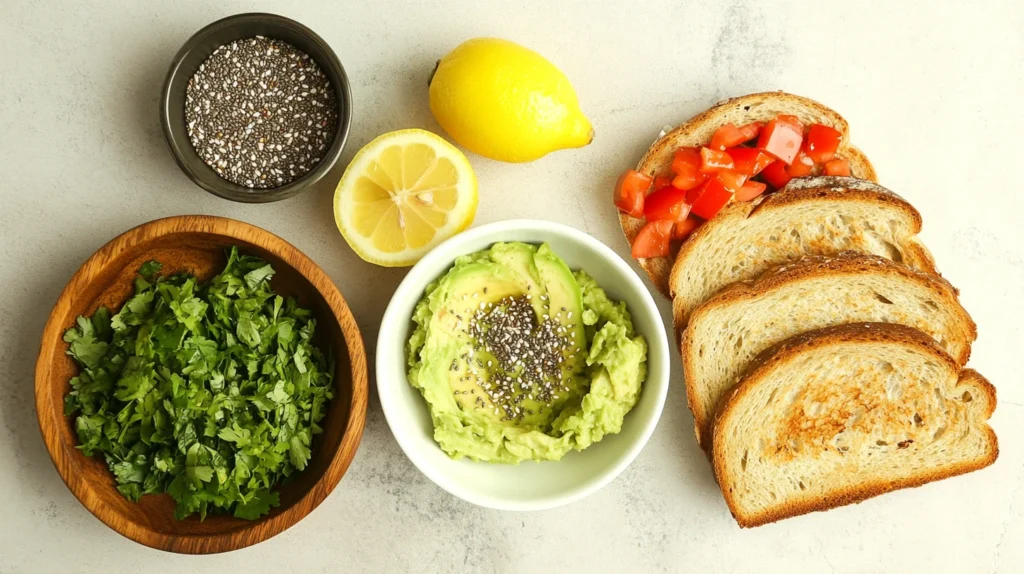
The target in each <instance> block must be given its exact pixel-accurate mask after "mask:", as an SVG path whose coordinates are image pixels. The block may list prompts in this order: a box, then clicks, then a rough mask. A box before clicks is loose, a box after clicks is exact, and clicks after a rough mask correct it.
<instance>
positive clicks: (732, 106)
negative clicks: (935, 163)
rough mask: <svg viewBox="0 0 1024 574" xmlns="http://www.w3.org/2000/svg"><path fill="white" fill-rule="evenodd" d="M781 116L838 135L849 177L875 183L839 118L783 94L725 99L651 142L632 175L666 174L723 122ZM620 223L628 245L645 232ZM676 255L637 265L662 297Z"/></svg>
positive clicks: (629, 221)
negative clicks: (681, 152) (679, 154)
mask: <svg viewBox="0 0 1024 574" xmlns="http://www.w3.org/2000/svg"><path fill="white" fill-rule="evenodd" d="M779 114H789V115H794V116H797V117H798V118H800V120H801V121H802V122H803V123H804V124H805V125H808V124H814V123H817V124H825V125H827V126H831V127H833V128H835V129H837V130H839V131H840V132H842V134H843V139H842V142H841V143H840V145H839V151H838V156H839V157H842V158H844V159H847V160H849V162H850V173H851V174H852V175H853V176H854V177H859V178H861V179H867V180H871V181H875V180H876V179H877V176H876V175H875V168H874V167H872V165H871V162H869V161H868V158H867V157H865V156H864V154H863V153H862V152H861V151H860V150H859V149H857V148H856V147H854V146H853V145H852V144H851V143H850V126H849V124H847V123H846V120H844V119H843V117H842V116H840V115H839V114H838V113H837V112H836V111H834V110H832V109H829V108H828V107H826V106H824V105H822V104H819V103H818V102H816V101H814V100H812V99H809V98H804V97H801V96H795V95H793V94H787V93H785V92H765V93H761V94H750V95H747V96H741V97H738V98H733V99H731V100H727V101H725V102H722V103H720V104H718V105H716V106H714V107H712V108H711V109H709V110H707V111H705V112H703V113H701V114H700V115H698V116H696V117H694V118H692V119H690V120H689V121H687V122H684V123H683V124H681V125H679V127H677V128H675V129H674V130H672V131H670V132H668V133H667V134H665V135H664V136H662V137H661V138H659V139H658V141H656V142H654V145H652V146H651V148H650V149H649V150H648V151H647V153H646V154H645V155H644V157H643V158H642V159H641V160H640V163H639V164H638V165H637V168H636V170H637V171H639V172H641V173H645V174H648V175H651V176H655V175H669V174H670V173H671V171H672V157H673V155H674V154H675V152H676V150H677V149H679V148H681V147H695V146H703V145H707V144H708V143H709V142H711V136H712V135H713V134H714V133H715V130H717V129H718V128H719V127H721V126H723V125H725V124H727V123H730V122H732V123H734V124H736V125H742V124H748V123H750V122H759V121H760V122H763V121H769V120H772V119H775V117H776V116H778V115H779ZM619 223H620V224H621V225H622V231H623V233H625V234H626V239H628V240H629V244H630V245H632V244H633V240H634V239H636V235H637V233H640V229H641V228H643V226H644V221H643V220H640V219H637V218H635V217H631V216H629V215H626V214H624V213H620V214H619ZM674 256H675V254H674V253H673V254H672V256H671V257H656V258H650V259H640V260H639V263H640V266H641V267H643V269H644V270H645V271H647V274H648V275H650V277H651V281H652V282H654V284H655V286H657V288H658V290H659V291H661V293H662V294H663V295H665V296H666V297H668V296H669V290H668V278H669V273H670V272H671V271H672V261H673V259H674V258H675V257H674Z"/></svg>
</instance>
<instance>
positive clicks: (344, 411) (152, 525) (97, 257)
mask: <svg viewBox="0 0 1024 574" xmlns="http://www.w3.org/2000/svg"><path fill="white" fill-rule="evenodd" d="M232 245H236V246H238V247H239V249H240V250H242V251H244V252H245V253H248V254H251V255H256V256H258V257H261V258H263V259H265V260H266V261H267V262H268V263H270V264H272V265H273V266H274V269H275V270H276V271H277V274H276V275H274V278H273V279H272V286H273V288H274V290H275V291H277V292H278V293H280V294H282V295H292V296H295V297H297V298H298V299H299V302H300V303H301V304H302V305H303V306H305V307H307V308H310V309H312V310H313V312H314V313H315V315H316V318H317V341H316V343H317V344H318V345H319V346H320V347H321V348H322V349H324V350H325V351H326V350H327V349H328V348H329V349H330V350H331V352H332V353H333V356H334V358H335V362H336V381H335V382H336V389H335V396H334V399H333V400H331V401H330V403H329V405H330V406H329V408H328V411H327V414H326V416H325V418H324V420H323V422H321V426H322V427H323V430H324V432H323V433H322V434H320V435H317V436H316V437H315V439H314V442H313V449H312V450H313V452H312V459H311V460H310V463H309V466H307V467H306V469H305V470H303V471H302V472H300V473H298V474H297V475H295V476H294V477H293V480H291V481H289V482H287V483H285V484H283V485H281V487H280V495H281V505H280V506H279V507H277V508H275V509H273V510H272V511H271V513H270V514H268V515H267V516H264V517H262V518H260V519H259V520H254V521H249V520H242V519H238V518H234V517H233V516H230V515H223V514H216V515H210V516H207V518H206V520H205V521H202V522H201V521H200V520H199V519H198V518H197V517H195V516H193V517H189V518H187V519H185V520H176V519H175V518H174V501H173V500H172V499H171V497H170V496H168V495H166V494H163V495H149V496H144V497H142V499H140V500H139V502H137V503H136V502H131V501H129V500H127V499H125V498H124V497H122V496H121V494H120V493H119V492H118V491H117V490H116V488H115V486H116V484H115V481H114V476H113V474H112V473H111V472H110V470H109V469H108V468H107V465H106V462H104V460H103V458H102V456H100V455H96V456H93V457H86V456H84V455H83V454H82V453H81V452H80V451H79V450H78V449H77V448H75V445H77V444H78V438H77V436H76V434H75V432H74V428H73V417H67V416H64V396H65V395H66V394H67V393H68V391H69V390H70V383H69V381H70V379H71V377H72V376H74V375H75V374H76V373H77V371H78V368H77V366H76V365H75V363H74V361H72V360H71V357H69V356H68V355H66V354H65V351H66V350H67V347H68V346H67V344H66V343H65V342H64V341H63V335H64V331H65V330H67V329H68V328H69V327H71V326H72V325H73V324H74V322H75V318H76V317H78V316H79V315H86V316H88V315H91V314H92V313H93V312H95V311H96V308H97V307H99V306H101V305H104V306H106V307H108V308H110V309H112V310H115V309H118V308H120V306H121V305H122V304H123V303H124V302H125V301H126V300H127V299H128V297H129V295H130V294H131V293H132V283H133V278H134V276H135V273H136V271H137V270H138V268H139V266H140V265H141V264H142V263H143V262H145V261H147V260H149V259H156V260H158V261H160V262H161V263H163V264H164V271H165V272H175V271H189V272H191V273H193V274H195V275H196V276H197V277H198V278H200V279H201V280H206V279H209V278H210V277H212V276H213V275H215V274H216V273H218V272H219V271H220V270H221V269H223V268H224V265H225V263H226V258H225V249H226V248H229V247H230V246H232ZM366 398H367V372H366V353H365V351H364V349H363V340H362V337H361V336H360V334H359V328H358V327H357V326H356V322H355V320H354V319H353V318H352V313H351V312H350V311H349V309H348V306H347V305H346V304H345V300H344V299H343V298H342V296H341V293H339V292H338V289H337V288H336V287H335V286H334V284H333V283H332V282H331V280H330V279H329V278H328V277H327V275H325V274H324V272H323V271H322V270H321V269H320V268H319V267H318V266H317V265H316V264H315V263H313V261H311V260H310V259H309V258H308V257H306V256H305V255H303V254H302V253H300V252H299V250H298V249H296V248H295V247H293V246H292V245H290V244H289V243H287V242H286V241H284V240H283V239H281V238H280V237H277V236H276V235H273V234H272V233H269V232H267V231H265V230H263V229H260V228H258V227H255V226H252V225H249V224H247V223H242V222H240V221H234V220H231V219H224V218H220V217H208V216H200V215H186V216H179V217H170V218H167V219H158V220H156V221H151V222H149V223H146V224H144V225H141V226H139V227H136V228H135V229H131V230H129V231H127V232H125V233H123V234H121V235H119V236H118V237H116V238H114V239H113V240H112V241H110V242H109V243H107V244H106V245H104V246H103V247H102V248H101V249H100V250H99V251H97V252H96V253H95V254H93V256H92V257H90V258H89V260H88V261H86V262H85V264H84V265H82V267H81V269H79V270H78V272H76V273H75V275H74V277H72V278H71V281H70V282H69V283H68V285H67V287H65V288H64V291H63V292H62V293H61V295H60V298H59V299H58V300H57V304H56V305H55V306H54V308H53V311H52V312H51V313H50V319H49V321H48V322H47V323H46V329H45V330H44V331H43V341H42V346H41V348H40V351H39V359H38V361H37V363H36V414H37V416H38V417H39V428H40V430H42V433H43V440H44V442H45V443H46V448H47V450H48V451H49V452H50V458H52V459H53V464H54V466H56V467H57V472H59V473H60V476H61V478H63V479H64V483H65V484H67V485H68V488H70V489H71V492H73V493H74V495H75V496H76V497H77V498H78V500H79V501H80V502H81V503H82V504H83V505H84V506H85V507H86V508H87V509H89V512H92V513H93V514H94V515H95V516H96V517H97V518H99V519H100V520H102V521H103V522H104V523H105V524H106V525H107V526H109V527H111V528H113V529H114V530H116V531H117V532H118V533H120V534H122V535H124V536H126V537H128V538H130V539H132V540H134V541H136V542H139V543H141V544H145V545H146V546H150V547H153V548H157V549H160V550H167V551H170V552H180V553H186V554H208V553H215V552H225V551H229V550H236V549H239V548H244V547H246V546H250V545H252V544H256V543H258V542H262V541H264V540H266V539H268V538H270V537H272V536H274V535H276V534H278V533H280V532H283V531H284V530H285V529H287V528H288V527H290V526H292V525H293V524H295V523H296V522H298V521H299V520H301V519H302V518H303V517H305V516H306V515H307V514H309V513H310V511H312V510H313V509H314V508H316V507H317V505H319V504H320V503H321V502H322V501H323V500H324V498H326V497H327V495H328V494H330V492H331V490H333V489H334V487H335V486H336V485H337V484H338V481H339V480H341V477H342V475H343V474H345V470H346V469H347V468H348V465H349V463H350V462H351V461H352V457H353V456H354V455H355V453H356V448H357V447H358V446H359V439H360V438H361V436H362V433H363V425H364V423H365V420H366Z"/></svg>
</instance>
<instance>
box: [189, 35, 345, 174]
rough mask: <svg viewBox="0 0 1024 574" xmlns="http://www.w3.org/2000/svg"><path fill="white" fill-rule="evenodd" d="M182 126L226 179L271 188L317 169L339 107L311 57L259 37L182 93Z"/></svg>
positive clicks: (211, 64)
mask: <svg viewBox="0 0 1024 574" xmlns="http://www.w3.org/2000/svg"><path fill="white" fill-rule="evenodd" d="M185 122H186V127H187V129H188V136H189V138H190V139H191V140H192V146H193V147H194V148H195V150H196V153H198V154H199V157H201V158H202V159H203V161H204V162H206V164H207V165H209V166H210V167H211V168H213V170H214V171H216V172H217V173H218V174H219V175H220V176H221V177H223V178H224V179H226V180H228V181H230V182H232V183H235V184H238V185H242V186H245V187H250V188H255V189H266V188H272V187H280V186H282V185H286V184H288V183H291V182H293V181H295V180H296V179H298V178H300V177H302V176H304V175H306V174H307V173H309V171H310V170H312V169H313V168H314V167H316V165H317V164H318V163H320V160H321V159H322V158H323V157H324V154H325V153H326V152H327V148H328V147H329V146H330V145H331V142H332V141H333V140H334V132H335V130H336V129H337V126H338V101H337V97H336V95H335V92H334V88H333V87H332V86H331V83H330V80H328V79H327V76H326V75H325V74H324V73H323V71H322V70H321V69H320V67H319V66H317V64H316V62H314V61H313V59H312V58H310V57H309V55H308V54H306V53H304V52H302V51H300V50H299V49H298V48H296V47H295V46H292V45H291V44H288V43H286V42H282V41H280V40H274V39H271V38H265V37H263V36H256V37H253V38H246V39H243V40H236V41H234V42H231V43H230V44H225V45H223V46H220V47H219V48H217V49H216V50H214V52H213V54H211V55H210V57H209V58H207V60H206V61H205V62H203V64H202V65H200V66H199V70H198V71H197V72H196V73H195V75H193V76H192V78H191V79H190V80H189V82H188V87H187V88H186V90H185Z"/></svg>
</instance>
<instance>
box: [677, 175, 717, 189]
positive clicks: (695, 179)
mask: <svg viewBox="0 0 1024 574" xmlns="http://www.w3.org/2000/svg"><path fill="white" fill-rule="evenodd" d="M707 178H708V174H706V173H703V172H701V171H699V170H698V171H695V172H693V173H681V174H679V175H677V176H675V177H674V178H672V186H673V187H677V188H679V189H682V190H691V189H693V188H695V187H700V186H701V184H703V183H704V181H705V180H707Z"/></svg>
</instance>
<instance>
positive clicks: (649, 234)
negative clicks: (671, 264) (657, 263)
mask: <svg viewBox="0 0 1024 574" xmlns="http://www.w3.org/2000/svg"><path fill="white" fill-rule="evenodd" d="M673 227H675V222H672V221H665V220H663V221H651V222H649V223H648V224H647V225H645V226H644V227H643V229H641V230H640V233H638V234H637V235H636V239H634V240H633V258H634V259H645V258H649V257H667V256H668V254H669V240H670V239H671V237H672V228H673Z"/></svg>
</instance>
